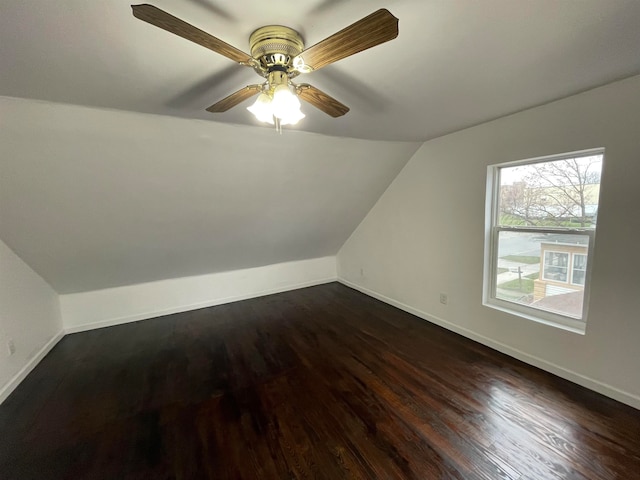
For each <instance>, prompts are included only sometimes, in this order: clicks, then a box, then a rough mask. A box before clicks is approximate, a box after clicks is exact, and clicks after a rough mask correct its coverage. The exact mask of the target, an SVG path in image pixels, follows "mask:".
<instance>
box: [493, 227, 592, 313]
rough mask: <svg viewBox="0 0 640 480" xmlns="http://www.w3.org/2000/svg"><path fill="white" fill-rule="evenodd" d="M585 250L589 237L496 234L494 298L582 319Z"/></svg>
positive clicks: (525, 233)
mask: <svg viewBox="0 0 640 480" xmlns="http://www.w3.org/2000/svg"><path fill="white" fill-rule="evenodd" d="M588 248H589V236H588V235H579V234H571V233H563V234H558V233H528V232H512V231H509V232H505V231H501V232H499V234H498V264H497V269H496V274H495V275H496V278H495V280H496V281H495V285H496V298H498V299H500V300H506V301H509V302H513V303H518V304H520V305H527V306H530V307H532V308H538V309H540V310H546V311H550V312H554V313H560V314H562V315H567V316H570V317H573V318H581V317H582V304H583V292H584V272H585V270H586V265H587V252H588ZM576 259H577V260H576ZM572 261H573V262H574V263H571V262H572ZM570 272H571V273H572V275H573V276H572V278H571V281H569V280H570V279H569V273H570ZM581 275H582V276H581Z"/></svg>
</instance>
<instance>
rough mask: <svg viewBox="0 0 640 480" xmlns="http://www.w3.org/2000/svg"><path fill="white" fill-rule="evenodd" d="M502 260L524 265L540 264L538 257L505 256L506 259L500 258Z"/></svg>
mask: <svg viewBox="0 0 640 480" xmlns="http://www.w3.org/2000/svg"><path fill="white" fill-rule="evenodd" d="M502 259H503V260H509V261H510V262H518V263H526V264H528V265H531V264H533V263H540V257H534V256H529V255H507V256H506V257H502Z"/></svg>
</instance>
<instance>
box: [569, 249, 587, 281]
mask: <svg viewBox="0 0 640 480" xmlns="http://www.w3.org/2000/svg"><path fill="white" fill-rule="evenodd" d="M572 268H573V272H572V273H571V283H573V284H575V285H584V279H585V274H586V272H587V256H586V255H582V254H580V253H574V254H573V267H572Z"/></svg>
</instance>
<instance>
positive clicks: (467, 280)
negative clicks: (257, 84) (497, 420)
mask: <svg viewBox="0 0 640 480" xmlns="http://www.w3.org/2000/svg"><path fill="white" fill-rule="evenodd" d="M593 147H605V149H606V151H605V163H604V168H603V175H602V184H601V199H600V209H599V216H598V233H597V239H596V243H595V250H594V264H593V278H592V290H591V301H590V310H589V315H590V318H589V321H588V325H587V330H586V334H585V335H584V336H583V335H578V334H575V333H571V332H567V331H564V330H560V329H557V328H554V327H550V326H546V325H542V324H539V323H535V322H531V321H527V320H524V319H521V318H519V317H516V316H512V315H509V314H506V313H502V312H499V311H496V310H493V309H490V308H488V307H484V306H482V278H483V248H484V228H485V227H484V225H485V224H484V200H485V185H486V167H487V165H490V164H494V163H499V162H506V161H510V160H519V159H525V158H531V157H537V156H542V155H550V154H556V153H563V152H571V151H577V150H583V149H588V148H593ZM639 182H640V77H633V78H630V79H627V80H624V81H621V82H617V83H614V84H610V85H607V86H605V87H601V88H598V89H596V90H592V91H589V92H586V93H583V94H580V95H576V96H573V97H570V98H567V99H564V100H560V101H557V102H554V103H551V104H548V105H545V106H542V107H538V108H535V109H532V110H528V111H525V112H521V113H518V114H515V115H512V116H509V117H505V118H502V119H499V120H496V121H493V122H489V123H486V124H483V125H480V126H477V127H473V128H470V129H467V130H463V131H460V132H457V133H454V134H451V135H447V136H444V137H440V138H437V139H434V140H431V141H429V142H426V143H425V144H424V145H423V146H422V147H421V148H420V149H419V150H418V152H417V153H416V154H415V155H414V157H413V158H412V159H411V160H410V161H409V163H408V164H407V165H406V167H405V168H404V169H403V170H402V172H401V173H400V174H399V175H398V177H397V178H396V179H395V181H394V182H393V183H392V184H391V185H390V187H389V188H388V189H387V191H386V192H385V193H384V194H383V196H382V197H381V198H380V200H379V201H378V202H377V204H376V205H375V206H374V208H373V209H372V210H371V211H370V212H369V214H368V215H367V217H366V218H365V219H364V220H363V222H362V223H361V224H360V226H359V227H358V228H357V229H356V231H355V232H354V233H353V235H352V236H351V237H350V238H349V240H347V242H346V243H345V245H344V246H343V247H342V249H341V250H340V252H339V254H338V275H339V277H340V278H341V279H342V280H343V281H344V282H345V283H348V284H350V285H353V286H355V287H356V288H359V289H361V290H362V291H365V292H366V293H369V294H372V295H375V296H378V298H382V299H384V300H386V301H388V302H390V303H394V304H396V305H398V306H401V307H402V308H405V309H407V310H409V311H412V312H413V313H416V314H418V315H419V316H422V317H424V318H427V319H430V320H432V321H434V322H436V323H440V324H442V325H444V326H446V327H447V328H450V329H452V330H454V331H458V332H460V333H462V334H464V335H466V336H469V337H471V338H475V339H477V340H479V341H481V342H483V343H485V344H487V345H490V346H492V347H494V348H497V349H499V350H502V351H504V352H505V353H508V354H511V355H513V356H516V357H518V358H521V359H523V360H525V361H528V362H530V363H532V364H535V365H538V366H540V367H542V368H545V369H547V370H549V371H552V372H554V373H556V374H559V375H561V376H563V377H565V378H568V379H571V380H573V381H576V382H578V383H581V384H583V385H585V386H588V387H590V388H593V389H595V390H598V391H600V392H602V393H605V394H607V395H609V396H612V397H614V398H617V399H619V400H621V401H624V402H626V403H628V404H631V405H634V406H636V407H637V408H640V374H638V370H639V368H640V248H639V247H638V245H639V244H640V213H639V212H640V183H639ZM361 269H362V275H361ZM440 292H446V293H448V294H449V304H448V305H442V304H440V303H439V293H440Z"/></svg>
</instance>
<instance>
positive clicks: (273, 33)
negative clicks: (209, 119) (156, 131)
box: [131, 4, 398, 131]
mask: <svg viewBox="0 0 640 480" xmlns="http://www.w3.org/2000/svg"><path fill="white" fill-rule="evenodd" d="M131 8H132V9H133V15H134V16H135V17H136V18H139V19H140V20H142V21H144V22H147V23H149V24H151V25H154V26H156V27H159V28H162V29H163V30H166V31H168V32H170V33H173V34H175V35H178V36H180V37H182V38H185V39H187V40H190V41H192V42H194V43H197V44H198V45H201V46H203V47H205V48H208V49H210V50H213V51H214V52H216V53H219V54H220V55H224V56H225V57H227V58H229V59H231V60H233V61H235V62H237V63H239V64H240V65H243V66H248V67H252V68H253V69H254V70H255V71H256V73H258V74H259V75H260V76H262V77H264V78H265V81H264V82H263V83H260V84H255V85H248V86H246V87H244V88H241V89H240V90H238V91H236V92H234V93H232V94H231V95H229V96H227V97H225V98H223V99H222V100H220V101H219V102H217V103H214V104H213V105H211V106H210V107H209V108H207V111H209V112H213V113H219V112H226V111H227V110H229V109H230V108H232V107H235V106H236V105H238V104H239V103H241V102H243V101H245V100H247V99H249V98H251V97H253V96H254V95H258V98H257V99H256V101H255V103H254V104H253V105H251V106H250V107H248V108H247V110H249V111H250V112H251V113H253V114H254V115H255V117H256V118H257V119H258V120H259V121H261V122H266V123H270V124H273V125H275V126H276V129H278V130H279V131H282V130H281V127H282V126H283V125H295V124H296V123H297V122H298V121H299V120H301V119H302V118H304V116H305V115H304V113H302V111H301V110H300V99H302V100H304V101H306V102H308V103H310V104H311V105H313V106H314V107H316V108H318V109H319V110H322V111H323V112H324V113H326V114H327V115H330V116H332V117H334V118H335V117H340V116H342V115H344V114H345V113H347V112H348V111H349V107H347V106H346V105H344V104H342V103H340V102H339V101H337V100H336V99H334V98H332V97H330V96H329V95H327V94H326V93H324V92H322V91H321V90H318V89H317V88H315V87H313V86H311V85H309V84H307V83H302V84H296V83H293V81H292V80H293V79H294V78H295V77H297V76H298V75H300V74H301V73H309V72H313V71H314V70H318V69H320V68H322V67H325V66H326V65H329V64H331V63H334V62H337V61H338V60H342V59H343V58H346V57H348V56H350V55H353V54H355V53H358V52H362V51H363V50H367V49H368V48H371V47H375V46H376V45H380V44H381V43H385V42H388V41H389V40H393V39H394V38H396V37H397V36H398V19H397V18H396V17H394V16H393V15H392V14H391V13H390V12H389V11H388V10H386V9H384V8H383V9H380V10H377V11H375V12H373V13H372V14H371V15H368V16H366V17H364V18H362V19H360V20H358V21H357V22H355V23H353V24H351V25H349V26H348V27H346V28H344V29H342V30H340V31H339V32H337V33H335V34H333V35H331V36H330V37H327V38H325V39H324V40H322V41H321V42H319V43H316V44H315V45H313V46H312V47H309V48H307V49H305V48H304V42H303V41H302V37H301V36H300V34H299V33H298V32H296V31H295V30H293V29H291V28H289V27H284V26H281V25H268V26H265V27H261V28H258V29H257V30H256V31H254V32H253V33H252V34H251V36H250V37H249V47H250V51H251V55H249V54H247V53H244V52H243V51H242V50H239V49H237V48H235V47H233V46H231V45H229V44H228V43H225V42H223V41H222V40H220V39H219V38H216V37H214V36H213V35H210V34H208V33H206V32H204V31H202V30H200V29H198V28H196V27H194V26H193V25H191V24H189V23H187V22H185V21H183V20H180V19H179V18H177V17H174V16H173V15H171V14H169V13H167V12H165V11H163V10H160V9H159V8H157V7H154V6H153V5H148V4H142V5H132V6H131Z"/></svg>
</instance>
